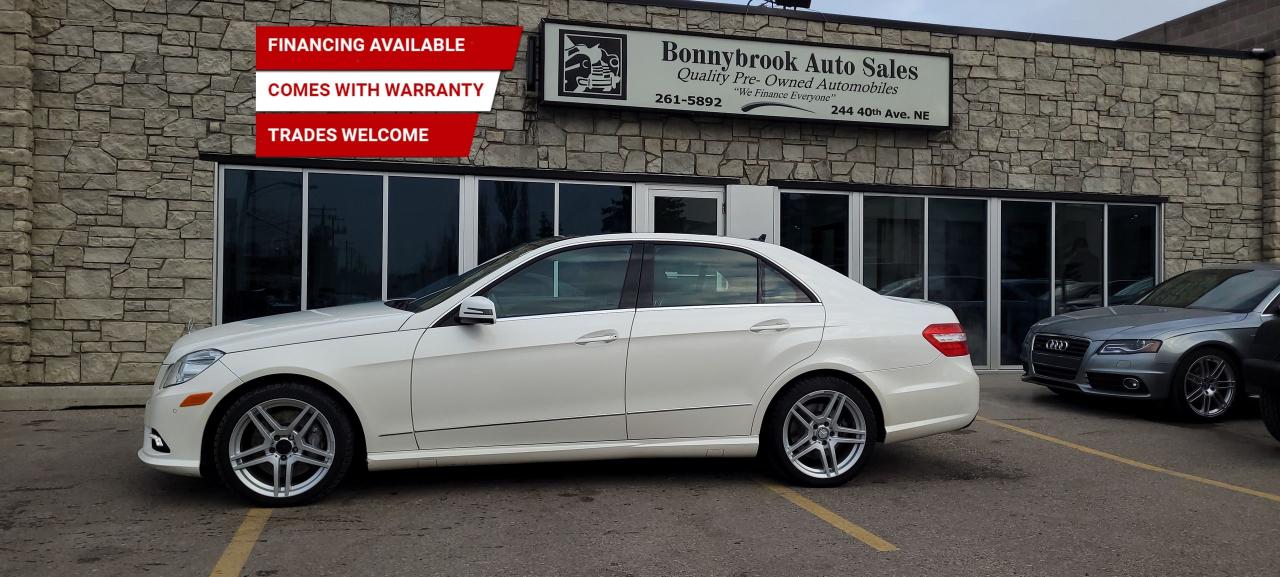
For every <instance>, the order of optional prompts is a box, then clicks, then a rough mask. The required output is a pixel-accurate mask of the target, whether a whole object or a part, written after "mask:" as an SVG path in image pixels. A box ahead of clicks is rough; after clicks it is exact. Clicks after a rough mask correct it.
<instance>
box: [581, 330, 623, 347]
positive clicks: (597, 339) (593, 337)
mask: <svg viewBox="0 0 1280 577" xmlns="http://www.w3.org/2000/svg"><path fill="white" fill-rule="evenodd" d="M616 340H618V331H613V330H606V331H596V332H594V333H587V334H585V335H582V336H580V337H578V340H576V341H574V342H576V343H578V344H580V345H588V344H591V343H611V342H613V341H616Z"/></svg>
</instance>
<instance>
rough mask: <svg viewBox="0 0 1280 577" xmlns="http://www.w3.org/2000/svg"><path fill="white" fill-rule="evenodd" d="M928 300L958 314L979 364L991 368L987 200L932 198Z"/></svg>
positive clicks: (930, 201) (973, 358)
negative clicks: (988, 364)
mask: <svg viewBox="0 0 1280 577" xmlns="http://www.w3.org/2000/svg"><path fill="white" fill-rule="evenodd" d="M928 293H929V294H928V297H927V298H928V299H929V300H931V301H933V302H936V303H940V304H944V305H947V306H948V307H951V310H952V311H954V312H955V313H956V318H958V319H959V320H960V324H961V326H963V327H964V332H965V335H966V336H967V337H968V342H969V356H970V358H971V359H972V360H973V364H974V365H979V366H982V365H986V364H987V201H985V200H966V199H949V198H948V199H943V198H931V199H929V286H928Z"/></svg>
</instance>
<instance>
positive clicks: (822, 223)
mask: <svg viewBox="0 0 1280 577" xmlns="http://www.w3.org/2000/svg"><path fill="white" fill-rule="evenodd" d="M780 205H781V211H780V212H781V222H780V224H781V226H780V228H781V231H782V239H781V240H782V246H785V247H787V248H789V249H791V250H794V251H796V252H798V253H800V254H803V255H805V256H807V257H809V258H811V259H813V260H816V261H818V262H820V263H822V264H825V265H827V266H829V267H831V268H832V269H834V270H836V271H837V272H839V273H840V274H842V275H845V276H848V274H849V197H848V196H846V195H843V194H798V193H783V194H782V199H781V202H780Z"/></svg>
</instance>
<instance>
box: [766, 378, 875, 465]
mask: <svg viewBox="0 0 1280 577" xmlns="http://www.w3.org/2000/svg"><path fill="white" fill-rule="evenodd" d="M866 443H867V425H866V419H865V418H864V417H863V414H862V409H860V408H859V407H858V405H857V403H855V402H853V400H852V399H850V398H849V397H848V396H846V395H845V394H843V393H840V392H837V391H814V392H812V393H809V394H808V395H805V396H804V397H801V398H800V400H798V401H796V402H795V404H793V405H792V406H791V408H790V410H788V411H787V417H786V420H784V421H783V423H782V449H783V451H784V452H785V454H786V456H787V458H788V459H790V460H791V464H792V466H794V467H795V469H796V470H797V471H800V472H801V473H804V474H805V475H808V476H810V477H813V478H816V479H824V478H831V477H837V476H839V475H841V474H843V473H845V472H846V471H848V470H849V469H851V468H853V466H854V465H855V464H856V463H857V462H858V459H859V458H860V457H861V456H862V453H863V450H864V448H865V446H866Z"/></svg>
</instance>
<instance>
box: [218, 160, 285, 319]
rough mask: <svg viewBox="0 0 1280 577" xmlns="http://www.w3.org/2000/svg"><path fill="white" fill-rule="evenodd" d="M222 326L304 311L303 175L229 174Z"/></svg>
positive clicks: (224, 195)
mask: <svg viewBox="0 0 1280 577" xmlns="http://www.w3.org/2000/svg"><path fill="white" fill-rule="evenodd" d="M224 179H225V181H224V184H223V192H222V211H223V217H222V234H221V237H220V238H221V240H222V322H232V321H238V320H243V319H248V318H254V317H263V316H267V315H274V314H279V313H287V312H292V311H296V310H299V309H301V308H302V280H301V278H302V173H301V172H277V171H270V170H227V171H226V173H225V176H224Z"/></svg>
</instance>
